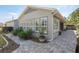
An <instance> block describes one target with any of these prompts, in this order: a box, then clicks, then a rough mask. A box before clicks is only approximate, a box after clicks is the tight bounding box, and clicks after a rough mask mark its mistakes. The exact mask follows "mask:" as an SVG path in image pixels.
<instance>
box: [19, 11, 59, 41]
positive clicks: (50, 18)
mask: <svg viewBox="0 0 79 59" xmlns="http://www.w3.org/2000/svg"><path fill="white" fill-rule="evenodd" d="M45 16H47V17H48V35H47V37H48V38H49V39H50V40H53V37H54V36H55V37H56V36H57V35H56V34H53V32H54V30H53V19H54V18H53V14H51V12H50V11H46V10H37V11H32V12H30V13H28V14H25V15H23V16H22V17H21V18H20V19H19V26H20V27H24V26H27V23H28V20H30V19H32V20H33V21H34V20H35V19H37V18H40V17H45ZM22 24H24V25H22ZM58 30H59V29H58ZM57 33H58V31H57Z"/></svg>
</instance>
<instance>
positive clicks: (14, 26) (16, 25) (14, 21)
mask: <svg viewBox="0 0 79 59" xmlns="http://www.w3.org/2000/svg"><path fill="white" fill-rule="evenodd" d="M5 26H6V27H13V28H14V29H16V28H18V27H19V22H18V20H13V21H10V22H6V23H5Z"/></svg>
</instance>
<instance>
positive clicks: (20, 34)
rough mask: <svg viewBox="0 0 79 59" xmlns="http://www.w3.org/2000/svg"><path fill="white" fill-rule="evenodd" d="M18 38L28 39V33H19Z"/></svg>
mask: <svg viewBox="0 0 79 59" xmlns="http://www.w3.org/2000/svg"><path fill="white" fill-rule="evenodd" d="M18 36H19V37H20V38H26V37H27V33H26V32H24V31H21V32H19V33H18Z"/></svg>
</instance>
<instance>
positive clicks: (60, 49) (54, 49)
mask: <svg viewBox="0 0 79 59" xmlns="http://www.w3.org/2000/svg"><path fill="white" fill-rule="evenodd" d="M6 36H8V37H9V38H11V39H12V40H13V41H15V42H16V43H17V44H20V46H19V48H17V49H16V50H15V51H13V53H74V52H75V49H76V44H77V39H76V35H75V33H74V31H72V30H67V31H64V32H63V33H62V35H60V36H58V37H57V38H56V39H54V40H53V41H51V42H49V43H37V42H33V41H31V40H22V39H20V38H18V37H17V36H13V35H12V34H6Z"/></svg>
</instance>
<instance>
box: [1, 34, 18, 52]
mask: <svg viewBox="0 0 79 59" xmlns="http://www.w3.org/2000/svg"><path fill="white" fill-rule="evenodd" d="M3 36H4V37H5V38H6V40H7V41H8V46H7V47H5V48H3V49H2V50H0V53H11V52H12V51H14V50H15V49H17V48H18V47H19V45H18V44H17V43H15V42H14V41H12V40H11V39H9V38H8V37H7V36H5V35H3Z"/></svg>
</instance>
